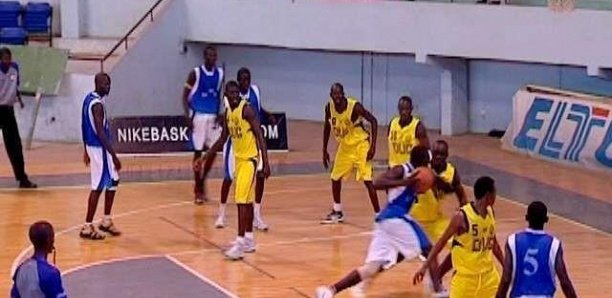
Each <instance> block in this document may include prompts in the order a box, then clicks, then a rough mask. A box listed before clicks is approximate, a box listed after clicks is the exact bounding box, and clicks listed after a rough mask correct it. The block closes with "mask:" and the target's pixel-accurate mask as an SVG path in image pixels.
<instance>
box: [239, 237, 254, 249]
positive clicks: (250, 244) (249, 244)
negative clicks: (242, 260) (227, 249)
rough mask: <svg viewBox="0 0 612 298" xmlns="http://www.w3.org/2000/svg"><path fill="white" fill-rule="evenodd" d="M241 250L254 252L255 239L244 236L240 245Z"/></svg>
mask: <svg viewBox="0 0 612 298" xmlns="http://www.w3.org/2000/svg"><path fill="white" fill-rule="evenodd" d="M242 251H243V252H245V253H253V252H255V239H252V238H244V244H243V245H242Z"/></svg>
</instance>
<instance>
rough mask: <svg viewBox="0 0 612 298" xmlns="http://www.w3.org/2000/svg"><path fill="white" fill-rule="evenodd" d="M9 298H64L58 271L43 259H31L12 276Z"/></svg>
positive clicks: (64, 294)
mask: <svg viewBox="0 0 612 298" xmlns="http://www.w3.org/2000/svg"><path fill="white" fill-rule="evenodd" d="M13 282H14V284H13V289H12V290H11V298H21V297H23V298H64V297H67V296H66V293H65V292H64V287H63V286H62V279H61V275H60V272H59V270H57V268H55V267H53V265H51V264H49V263H47V261H46V260H45V259H42V258H36V257H32V258H31V259H28V260H27V261H25V262H23V263H22V264H21V265H19V267H17V271H15V276H13Z"/></svg>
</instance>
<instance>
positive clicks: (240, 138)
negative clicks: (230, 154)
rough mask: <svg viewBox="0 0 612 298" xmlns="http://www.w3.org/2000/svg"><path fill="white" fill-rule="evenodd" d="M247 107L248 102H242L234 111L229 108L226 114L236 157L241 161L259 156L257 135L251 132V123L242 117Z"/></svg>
mask: <svg viewBox="0 0 612 298" xmlns="http://www.w3.org/2000/svg"><path fill="white" fill-rule="evenodd" d="M247 105H248V103H247V101H246V100H241V101H240V104H238V106H237V107H236V108H235V109H234V110H232V109H231V108H228V109H227V110H226V114H225V117H226V120H227V129H228V131H229V135H230V138H231V139H232V146H233V150H234V156H236V158H241V159H249V158H254V157H257V155H258V151H257V142H256V141H255V134H254V133H253V130H251V125H250V124H249V122H248V121H246V120H244V117H243V116H242V113H243V110H244V107H246V106H247Z"/></svg>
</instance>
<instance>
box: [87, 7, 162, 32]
mask: <svg viewBox="0 0 612 298" xmlns="http://www.w3.org/2000/svg"><path fill="white" fill-rule="evenodd" d="M166 1H168V0H166ZM155 2H156V0H81V2H80V3H79V5H80V6H81V7H80V8H79V9H80V13H81V24H80V25H81V34H82V35H83V36H91V37H123V35H125V33H127V31H128V30H129V29H130V28H131V27H132V26H134V24H136V22H137V21H138V19H140V18H141V17H142V16H143V15H144V14H145V13H146V12H147V11H148V10H149V9H150V8H151V6H153V4H155Z"/></svg>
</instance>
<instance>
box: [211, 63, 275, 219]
mask: <svg viewBox="0 0 612 298" xmlns="http://www.w3.org/2000/svg"><path fill="white" fill-rule="evenodd" d="M237 80H238V85H239V86H240V97H241V98H242V99H243V100H246V101H247V102H248V103H249V105H250V106H251V108H252V109H253V111H254V112H255V115H256V118H257V120H259V123H262V120H263V117H267V118H268V119H269V121H270V122H271V123H272V122H274V118H273V116H272V115H271V114H270V113H269V112H268V111H266V110H265V109H264V108H263V107H262V105H261V95H260V92H259V87H257V85H253V84H251V71H250V70H249V69H248V68H246V67H243V68H241V69H240V70H238V76H237ZM264 146H265V142H264ZM223 157H224V158H223V159H224V168H225V171H224V172H225V175H224V178H223V184H222V185H221V202H220V204H219V215H218V217H217V220H216V221H215V227H217V228H223V227H225V205H226V203H227V196H228V195H229V190H230V186H231V185H232V180H233V179H234V177H233V173H234V153H233V150H232V140H231V139H228V140H227V142H226V143H225V145H224V146H223ZM258 165H260V166H261V165H262V163H261V161H260V162H259V164H258ZM265 181H266V179H265V178H264V176H263V172H262V168H261V167H258V168H257V177H256V178H255V207H254V219H253V220H254V221H253V226H254V227H255V228H256V229H258V230H262V231H267V230H268V225H267V224H266V223H265V222H264V220H263V218H262V216H261V200H262V199H263V192H264V184H265Z"/></svg>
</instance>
